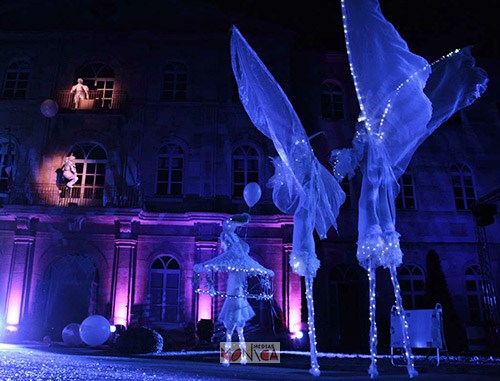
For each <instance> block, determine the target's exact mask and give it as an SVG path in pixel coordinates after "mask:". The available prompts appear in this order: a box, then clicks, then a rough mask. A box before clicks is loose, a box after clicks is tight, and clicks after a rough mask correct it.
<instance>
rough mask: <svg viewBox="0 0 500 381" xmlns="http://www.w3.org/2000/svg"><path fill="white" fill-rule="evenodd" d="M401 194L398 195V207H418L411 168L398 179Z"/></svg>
mask: <svg viewBox="0 0 500 381" xmlns="http://www.w3.org/2000/svg"><path fill="white" fill-rule="evenodd" d="M398 183H399V194H398V196H397V197H396V207H397V208H398V209H416V208H417V204H416V202H415V186H414V183H413V175H412V173H411V170H410V169H407V170H406V171H405V173H403V174H402V175H401V177H400V178H399V180H398Z"/></svg>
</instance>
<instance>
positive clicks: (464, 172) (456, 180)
mask: <svg viewBox="0 0 500 381" xmlns="http://www.w3.org/2000/svg"><path fill="white" fill-rule="evenodd" d="M450 172H451V182H452V185H453V195H454V197H455V206H456V208H457V210H467V209H470V208H471V206H472V205H473V204H474V202H475V201H476V191H475V189H474V182H473V180H472V171H471V169H470V168H469V167H468V166H466V165H465V164H463V163H458V164H455V165H453V166H452V167H451V168H450Z"/></svg>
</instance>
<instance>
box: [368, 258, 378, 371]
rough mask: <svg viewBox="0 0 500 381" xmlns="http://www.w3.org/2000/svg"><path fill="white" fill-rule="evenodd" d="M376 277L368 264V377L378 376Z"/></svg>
mask: <svg viewBox="0 0 500 381" xmlns="http://www.w3.org/2000/svg"><path fill="white" fill-rule="evenodd" d="M375 286H376V277H375V269H374V268H372V267H371V263H370V266H369V267H368V287H369V298H370V302H369V303H370V305H369V308H370V356H371V364H370V367H369V368H368V374H369V375H370V378H375V377H377V376H378V370H377V342H378V339H377V321H376V315H375V312H376V301H377V299H376V293H375Z"/></svg>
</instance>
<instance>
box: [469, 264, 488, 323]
mask: <svg viewBox="0 0 500 381" xmlns="http://www.w3.org/2000/svg"><path fill="white" fill-rule="evenodd" d="M465 289H466V292H467V304H468V306H469V319H470V321H471V322H474V323H478V322H481V321H483V319H484V310H483V309H484V307H483V279H482V277H481V269H480V268H479V266H478V265H472V266H470V267H469V268H467V270H465Z"/></svg>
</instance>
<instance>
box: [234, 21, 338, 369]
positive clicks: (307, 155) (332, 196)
mask: <svg viewBox="0 0 500 381" xmlns="http://www.w3.org/2000/svg"><path fill="white" fill-rule="evenodd" d="M231 60H232V66H233V72H234V76H235V78H236V82H237V84H238V89H239V95H240V99H241V102H242V104H243V106H244V107H245V110H246V112H247V114H248V116H249V117H250V119H251V120H252V122H253V124H254V125H255V127H257V128H258V129H259V130H260V131H261V132H262V133H263V134H264V135H266V136H267V137H268V138H270V139H271V140H272V141H273V144H274V147H275V148H276V151H277V152H278V157H277V158H275V159H274V166H275V173H274V176H273V177H272V178H271V179H270V180H269V185H270V186H272V187H273V201H274V203H275V205H276V206H277V207H278V208H279V209H280V210H281V211H282V212H284V213H289V214H293V215H294V228H293V243H292V254H291V256H290V266H291V268H292V271H293V272H294V273H296V274H298V275H300V276H304V277H305V285H306V290H305V292H306V299H307V306H308V327H309V343H310V348H311V369H310V373H311V374H313V375H315V376H318V375H319V374H320V370H319V366H318V361H317V353H316V333H315V325H314V303H313V280H314V277H315V276H316V271H317V270H318V268H319V265H320V263H319V260H318V258H317V256H316V249H315V243H314V236H313V232H314V230H316V232H317V233H318V235H319V236H320V238H321V239H324V238H326V235H327V232H328V230H329V229H330V227H331V226H334V227H336V218H337V216H338V212H339V208H340V205H342V203H343V202H344V200H345V194H344V192H343V191H342V189H341V187H340V185H339V184H338V183H337V181H336V180H335V178H334V177H333V176H332V174H331V173H330V172H329V171H328V170H327V169H326V168H325V167H324V166H323V165H321V164H320V163H319V161H318V159H317V158H316V157H315V155H314V152H313V150H312V147H311V145H310V144H309V139H308V137H307V135H306V133H305V131H304V127H303V126H302V124H301V122H300V120H299V117H298V116H297V114H296V113H295V110H294V109H293V107H292V105H291V104H290V102H289V100H288V98H287V97H286V95H285V93H284V92H283V90H282V89H281V87H280V86H279V84H278V83H277V82H276V80H275V79H274V78H273V76H272V75H271V73H270V72H269V71H268V70H267V68H266V67H265V65H264V64H263V63H262V61H261V60H260V59H259V57H258V56H257V54H256V53H255V51H253V49H252V48H251V47H250V46H249V45H248V43H247V42H246V41H245V39H244V38H243V36H242V35H241V34H240V32H239V31H238V29H237V28H236V27H234V26H233V32H232V36H231Z"/></svg>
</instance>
